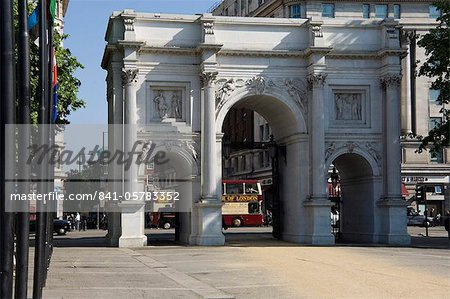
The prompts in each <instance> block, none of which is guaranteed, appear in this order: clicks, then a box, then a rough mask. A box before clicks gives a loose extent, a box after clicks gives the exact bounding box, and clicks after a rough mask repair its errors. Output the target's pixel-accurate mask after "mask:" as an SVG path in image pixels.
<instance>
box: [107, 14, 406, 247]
mask: <svg viewBox="0 0 450 299" xmlns="http://www.w3.org/2000/svg"><path fill="white" fill-rule="evenodd" d="M400 33H401V27H400V26H399V24H398V22H396V21H395V20H394V19H389V18H387V19H385V20H384V21H382V22H380V21H376V20H372V19H369V20H364V21H361V22H360V23H358V24H355V23H350V22H349V23H345V22H344V21H339V22H337V20H333V19H321V18H318V19H315V18H312V19H277V18H233V17H223V16H213V15H211V14H203V15H164V14H151V13H140V12H135V11H134V10H124V11H120V12H114V13H113V14H112V15H111V17H110V19H109V22H108V27H107V31H106V35H105V40H106V42H107V45H106V48H105V52H104V56H103V60H102V67H103V68H104V69H105V70H106V71H107V72H108V75H107V85H108V88H107V90H108V95H107V99H108V112H109V122H110V124H125V128H124V129H123V131H121V130H118V132H109V138H108V142H109V145H108V146H109V148H111V149H124V150H125V151H127V150H129V149H130V148H131V146H132V145H133V144H134V143H135V142H136V141H139V140H144V139H145V138H146V137H142V136H146V135H145V134H147V135H148V136H152V138H154V136H158V138H160V139H158V140H161V142H163V140H164V138H166V137H167V136H175V137H176V139H178V140H181V141H182V142H185V143H186V142H187V143H186V144H189V148H190V150H192V149H194V150H195V156H196V159H195V161H196V162H197V164H198V165H199V168H198V170H199V172H198V173H197V175H193V176H192V184H191V187H190V189H189V196H187V197H186V202H185V203H186V205H185V206H186V207H187V208H186V211H183V212H184V213H183V217H184V218H183V221H184V225H183V227H184V228H183V232H182V234H181V235H180V238H181V241H183V242H186V243H188V244H192V245H223V244H224V241H225V240H224V236H223V234H222V225H221V224H222V221H221V201H220V189H221V186H220V181H221V177H220V176H221V167H222V165H221V155H222V153H221V142H222V141H221V139H222V130H221V127H222V123H223V120H224V118H225V115H226V113H227V112H228V110H229V109H230V108H231V107H232V106H234V105H241V104H242V105H246V106H247V107H249V108H255V109H257V110H260V112H262V114H266V115H265V117H266V119H267V120H268V121H269V122H271V123H272V126H273V127H274V130H275V135H277V136H278V137H277V136H276V137H277V138H279V140H278V141H279V142H282V143H283V145H286V155H287V159H288V161H289V162H288V163H287V164H286V165H281V172H282V173H283V175H284V176H285V177H288V178H290V179H289V180H285V183H284V185H283V186H282V194H281V196H282V197H283V202H284V203H285V205H284V210H283V213H284V215H285V216H284V218H283V227H284V230H283V232H282V238H283V239H285V240H288V241H292V242H296V243H306V244H322V245H332V244H334V237H333V235H332V234H331V230H330V206H331V203H330V201H329V200H328V197H327V192H326V190H327V178H328V176H327V175H328V168H329V166H330V164H331V163H332V162H333V161H334V160H336V159H338V160H339V159H340V158H339V157H342V156H345V155H348V154H349V153H350V154H351V155H353V157H359V158H358V159H361V160H360V161H365V162H364V163H367V165H370V168H371V169H372V176H373V178H374V182H373V183H372V184H370V186H369V184H366V185H364V184H362V183H361V182H362V181H363V180H362V181H361V180H360V181H361V182H358V181H354V180H353V181H352V182H354V184H355V186H360V187H358V188H359V189H358V192H359V194H361V196H364V193H365V192H366V193H367V192H371V193H370V194H371V198H372V200H371V201H370V202H371V204H370V205H368V206H364V208H366V209H368V210H367V211H368V213H369V214H370V215H371V216H370V220H368V223H367V225H368V226H367V227H368V228H369V227H370V229H367V230H365V231H364V232H362V231H357V230H354V231H352V232H351V233H352V234H351V235H352V236H353V237H355V238H356V239H358V238H359V239H361V238H363V237H362V236H363V235H364V238H363V239H364V241H365V242H369V243H388V244H397V245H405V244H408V243H409V242H410V238H409V235H408V234H407V231H406V209H405V202H404V201H403V199H402V197H401V177H400V161H401V156H400V142H399V138H400V137H399V136H400V119H399V117H398V115H400V78H401V59H402V57H404V56H405V55H404V54H405V49H404V48H402V44H401V43H400V35H401V34H400ZM349 40H351V41H352V42H351V43H350V42H348V41H349ZM277 112H278V113H280V115H281V116H283V115H284V116H285V117H280V116H278V115H276V113H277ZM192 153H193V152H192V151H191V153H189V151H187V153H185V156H186V155H187V156H189V155H192ZM185 158H186V157H185ZM187 159H188V160H189V159H190V158H189V157H187ZM185 161H187V160H185ZM339 161H341V162H342V161H343V160H339ZM349 161H350V162H349ZM352 161H356V160H353V159H349V160H347V162H348V163H347V164H346V165H347V166H348V167H350V169H351V163H352ZM133 167H134V166H133ZM109 176H110V177H111V178H117V177H119V178H122V179H123V181H124V183H123V184H110V190H111V191H115V192H118V193H123V192H133V191H143V190H145V188H146V186H145V182H144V180H143V178H142V176H140V175H139V169H138V168H137V167H134V168H133V169H130V171H127V172H125V173H124V172H122V170H121V169H120V168H118V167H115V166H110V172H109ZM349 184H350V183H349ZM358 184H359V185H358ZM122 186H123V188H122ZM361 186H362V187H361ZM364 186H366V187H364ZM364 188H366V189H364ZM354 190H356V189H354ZM354 194H357V192H354ZM355 196H356V195H355ZM355 198H356V197H355ZM357 199H358V198H357ZM358 200H359V199H358ZM356 201H357V200H356ZM358 202H360V201H358ZM117 206H118V208H119V210H118V211H120V213H111V219H114V220H113V221H111V226H110V228H109V232H108V242H109V243H110V244H111V245H115V246H121V247H135V246H144V245H145V244H146V240H145V235H144V234H143V228H142V225H141V224H142V222H143V221H142V219H143V215H144V211H143V204H142V203H137V202H128V201H122V202H120V203H118V204H117ZM358 219H359V218H357V217H355V218H354V219H353V220H355V221H356V220H358ZM358 221H359V220H358ZM369 222H370V223H369Z"/></svg>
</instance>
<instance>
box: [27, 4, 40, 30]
mask: <svg viewBox="0 0 450 299" xmlns="http://www.w3.org/2000/svg"><path fill="white" fill-rule="evenodd" d="M38 23H39V9H38V7H36V8H35V9H34V10H33V12H32V13H31V15H29V16H28V31H30V30H33V29H34V27H35V26H36V25H37V24H38Z"/></svg>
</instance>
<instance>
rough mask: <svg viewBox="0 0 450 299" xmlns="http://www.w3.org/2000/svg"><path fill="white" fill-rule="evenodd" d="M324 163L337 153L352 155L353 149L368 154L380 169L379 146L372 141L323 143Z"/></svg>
mask: <svg viewBox="0 0 450 299" xmlns="http://www.w3.org/2000/svg"><path fill="white" fill-rule="evenodd" d="M325 148H326V149H325V161H328V160H329V159H330V157H331V156H332V155H333V154H334V153H335V152H338V151H342V150H344V151H343V152H345V153H349V154H351V153H353V152H354V151H355V149H358V150H360V151H362V152H365V153H367V154H369V155H370V156H371V157H372V158H373V159H374V161H375V162H376V163H377V165H378V166H379V167H381V162H382V161H381V160H382V156H381V144H380V143H379V142H374V141H332V142H325Z"/></svg>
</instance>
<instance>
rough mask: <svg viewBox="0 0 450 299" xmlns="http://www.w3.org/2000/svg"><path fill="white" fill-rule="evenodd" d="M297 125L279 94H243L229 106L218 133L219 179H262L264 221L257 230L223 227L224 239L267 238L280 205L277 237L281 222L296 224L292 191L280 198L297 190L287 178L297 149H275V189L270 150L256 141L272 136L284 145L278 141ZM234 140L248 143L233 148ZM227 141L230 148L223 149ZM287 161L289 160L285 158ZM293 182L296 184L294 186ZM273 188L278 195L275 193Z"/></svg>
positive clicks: (226, 145) (282, 225)
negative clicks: (220, 156)
mask: <svg viewBox="0 0 450 299" xmlns="http://www.w3.org/2000/svg"><path fill="white" fill-rule="evenodd" d="M298 127H299V126H298V124H297V119H296V117H295V115H294V114H293V113H292V111H291V109H290V108H289V107H288V106H286V105H285V104H284V103H283V102H282V101H280V100H279V99H276V98H274V97H271V96H266V95H258V96H250V97H246V98H244V99H242V100H240V101H239V102H238V103H237V104H235V105H234V106H233V107H232V108H231V109H230V110H229V111H228V113H227V116H226V117H225V119H224V122H223V124H222V132H223V133H224V137H223V143H222V157H223V159H222V170H223V171H222V178H223V179H228V180H248V179H252V180H258V181H259V182H260V183H261V184H262V189H263V198H264V200H263V204H262V205H263V208H262V213H263V219H264V224H265V226H263V227H262V228H259V229H257V228H254V227H253V228H248V227H243V228H234V227H233V228H229V229H227V230H226V231H225V235H226V240H227V243H228V244H230V243H241V242H242V241H244V242H246V243H248V242H250V243H252V244H253V245H254V244H255V242H257V240H259V241H262V242H266V241H267V240H268V239H272V236H271V234H272V225H271V224H273V223H275V214H276V212H275V211H276V209H279V210H278V211H279V212H278V213H277V215H278V221H279V222H278V223H281V224H280V225H278V227H279V228H280V229H279V230H278V231H279V232H280V234H278V236H281V234H282V232H285V231H286V230H285V228H286V227H288V226H289V227H290V226H291V225H293V227H295V226H296V225H297V223H296V221H298V219H299V218H300V217H299V216H298V211H297V212H292V211H295V210H296V209H295V208H292V207H290V206H289V204H291V203H292V202H293V201H294V200H293V198H292V196H290V197H289V200H291V199H292V201H289V202H287V201H285V199H286V198H287V197H288V196H287V194H298V193H299V192H296V191H295V190H294V191H293V190H292V189H295V188H298V181H297V182H295V181H294V180H288V179H286V178H287V177H289V176H290V175H289V174H290V173H293V172H294V171H293V169H294V167H295V165H296V164H297V163H296V161H298V159H299V157H298V152H299V150H298V149H297V148H294V147H295V145H289V146H284V149H283V151H282V150H279V151H278V154H277V155H276V157H277V159H278V161H279V167H278V168H277V170H275V171H277V172H278V176H279V177H280V178H281V179H280V180H278V184H277V186H278V187H277V189H278V190H277V191H274V184H273V183H274V182H276V180H274V179H273V176H272V162H273V158H274V156H273V155H274V153H273V152H271V151H270V150H268V149H267V148H265V149H260V148H258V146H259V145H258V143H268V142H269V141H270V136H271V135H273V138H274V141H275V142H276V143H277V146H280V147H283V145H282V144H281V143H280V140H282V139H283V138H284V137H287V136H290V135H293V134H296V133H299V129H298ZM252 142H253V143H255V144H256V147H255V146H253V147H252V146H251V145H250V143H252ZM233 143H235V144H238V143H244V144H245V143H248V146H247V147H245V146H244V147H241V148H238V149H234V150H233V149H232V147H233ZM230 145H231V149H230V148H226V147H230ZM282 152H283V153H282ZM286 161H289V162H290V163H286ZM294 184H296V185H297V186H294ZM275 193H277V194H278V195H275ZM274 198H275V199H274ZM274 200H276V201H277V204H279V205H278V207H277V208H275V207H274ZM271 208H273V210H271ZM294 214H295V216H294ZM291 216H292V217H291ZM272 217H273V218H272ZM290 217H291V218H292V219H291V218H290ZM294 218H295V219H294ZM272 220H273V222H271V221H272ZM239 230H240V231H242V233H240V231H239ZM256 235H259V237H255V236H256ZM275 235H277V234H275Z"/></svg>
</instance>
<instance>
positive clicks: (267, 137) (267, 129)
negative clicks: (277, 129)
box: [264, 124, 270, 140]
mask: <svg viewBox="0 0 450 299" xmlns="http://www.w3.org/2000/svg"><path fill="white" fill-rule="evenodd" d="M265 134H266V135H265V137H264V139H265V140H270V126H269V124H266V130H265Z"/></svg>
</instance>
